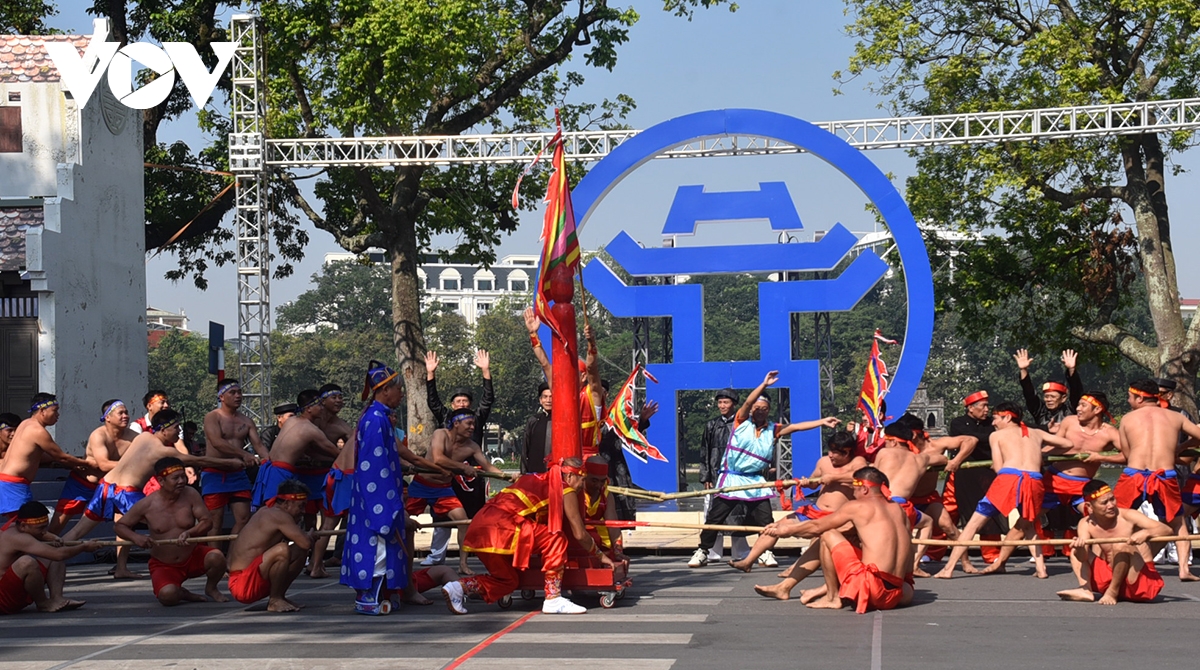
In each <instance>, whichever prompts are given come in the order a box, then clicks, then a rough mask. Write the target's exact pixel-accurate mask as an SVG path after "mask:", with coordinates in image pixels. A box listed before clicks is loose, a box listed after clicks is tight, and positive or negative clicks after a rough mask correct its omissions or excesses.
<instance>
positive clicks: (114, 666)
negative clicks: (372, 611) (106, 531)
mask: <svg viewBox="0 0 1200 670" xmlns="http://www.w3.org/2000/svg"><path fill="white" fill-rule="evenodd" d="M452 660H454V659H451V658H410V657H407V656H406V657H404V660H403V666H404V668H405V670H438V668H442V667H444V666H445V665H446V664H447V663H449V662H450V661H452ZM622 663H624V661H622ZM555 664H556V665H561V663H559V662H558V661H557V660H556V661H555ZM45 667H46V661H6V662H0V670H42V668H45ZM170 667H178V668H184V667H186V668H187V669H188V670H193V669H194V670H394V669H395V668H396V667H397V660H396V659H395V658H378V659H375V658H349V659H347V658H245V659H231V658H187V659H169V658H155V659H121V660H113V661H89V662H88V663H87V668H88V670H161V669H162V668H170ZM466 667H471V666H470V665H468V666H466ZM518 667H519V666H518Z"/></svg>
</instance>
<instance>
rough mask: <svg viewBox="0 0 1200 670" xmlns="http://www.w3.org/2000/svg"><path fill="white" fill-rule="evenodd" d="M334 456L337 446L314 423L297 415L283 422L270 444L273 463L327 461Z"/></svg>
mask: <svg viewBox="0 0 1200 670" xmlns="http://www.w3.org/2000/svg"><path fill="white" fill-rule="evenodd" d="M336 457H337V446H336V445H335V444H333V443H332V442H330V441H329V438H327V437H326V436H325V433H324V432H323V431H322V430H321V429H320V428H319V427H318V426H317V425H316V424H314V423H313V422H312V421H309V420H308V419H306V418H304V417H302V416H299V415H297V416H293V417H292V418H291V419H288V420H287V421H285V422H284V424H283V428H280V429H279V436H278V437H276V438H275V443H274V444H272V445H271V460H272V461H273V462H275V463H286V464H288V465H296V464H297V463H300V462H301V461H302V460H306V459H311V460H314V461H318V462H325V463H329V462H331V461H333V459H334V458H336Z"/></svg>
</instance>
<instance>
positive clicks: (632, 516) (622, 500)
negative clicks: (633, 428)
mask: <svg viewBox="0 0 1200 670" xmlns="http://www.w3.org/2000/svg"><path fill="white" fill-rule="evenodd" d="M638 428H639V429H640V430H641V431H642V432H645V431H646V430H648V429H649V428H650V419H646V420H645V421H639V422H638ZM598 449H599V450H600V455H601V456H603V457H604V460H606V461H608V483H609V484H610V485H612V486H620V487H622V488H627V489H631V488H638V486H637V485H636V484H634V483H633V475H632V474H631V473H630V472H629V463H628V462H627V461H626V460H625V449H623V448H622V447H621V439H620V438H619V437H617V431H615V430H613V429H612V428H611V427H609V426H607V425H605V426H601V428H600V444H599V446H598ZM613 499H615V500H616V502H617V518H618V519H620V520H622V521H636V520H637V501H636V500H634V499H633V498H630V497H628V496H621V495H616V494H613Z"/></svg>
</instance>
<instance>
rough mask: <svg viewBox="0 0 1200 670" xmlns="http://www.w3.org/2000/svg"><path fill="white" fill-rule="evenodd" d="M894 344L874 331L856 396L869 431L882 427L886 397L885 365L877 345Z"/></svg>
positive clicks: (886, 372) (894, 342) (893, 341)
mask: <svg viewBox="0 0 1200 670" xmlns="http://www.w3.org/2000/svg"><path fill="white" fill-rule="evenodd" d="M880 342H884V343H887V344H896V343H897V342H896V341H895V340H889V339H887V338H886V337H884V336H883V334H882V333H880V332H879V331H878V330H876V331H875V336H874V337H873V338H872V339H871V357H870V358H869V359H868V360H867V371H866V374H865V375H864V376H863V385H862V391H861V392H860V393H859V395H858V407H859V409H861V410H862V411H863V413H864V414H866V415H867V422H868V423H870V424H871V426H870V427H871V429H878V428H880V427H882V426H883V421H884V417H883V416H882V415H883V411H882V409H881V408H882V405H883V397H884V396H885V395H887V391H888V385H887V374H888V371H887V365H886V364H884V362H883V359H882V358H881V357H880V356H879V343H880Z"/></svg>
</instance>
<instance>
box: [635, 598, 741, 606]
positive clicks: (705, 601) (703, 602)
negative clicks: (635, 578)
mask: <svg viewBox="0 0 1200 670" xmlns="http://www.w3.org/2000/svg"><path fill="white" fill-rule="evenodd" d="M722 600H724V599H723V598H638V599H637V600H634V601H633V606H634V607H646V606H648V605H653V606H655V607H657V606H666V607H678V606H680V605H690V606H693V607H716V606H717V605H720V604H721V601H722Z"/></svg>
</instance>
